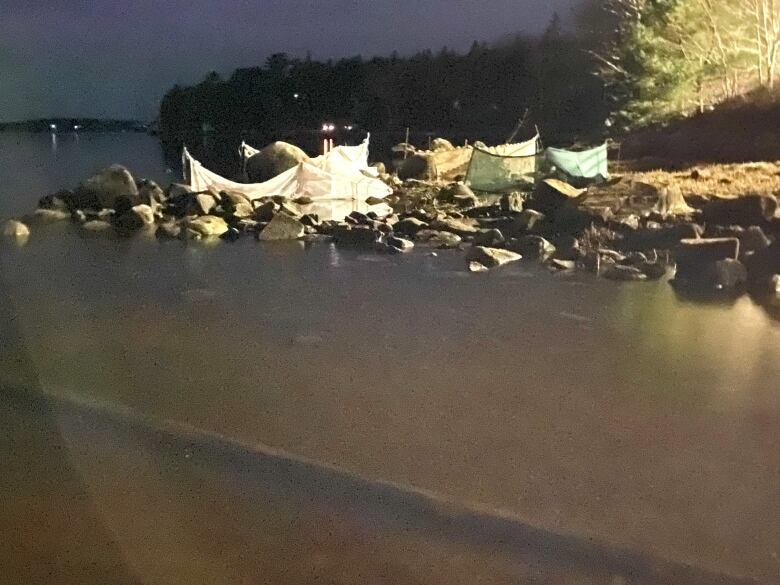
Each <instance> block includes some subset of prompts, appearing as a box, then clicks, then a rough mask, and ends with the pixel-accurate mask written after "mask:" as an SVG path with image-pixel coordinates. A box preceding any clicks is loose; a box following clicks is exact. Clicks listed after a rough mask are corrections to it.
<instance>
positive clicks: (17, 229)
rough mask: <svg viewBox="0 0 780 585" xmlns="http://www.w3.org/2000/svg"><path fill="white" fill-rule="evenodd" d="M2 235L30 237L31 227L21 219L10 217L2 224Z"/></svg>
mask: <svg viewBox="0 0 780 585" xmlns="http://www.w3.org/2000/svg"><path fill="white" fill-rule="evenodd" d="M0 235H2V236H3V237H5V238H19V239H24V238H28V237H30V228H28V227H27V226H26V225H25V224H23V223H22V222H21V221H18V220H15V219H9V220H6V221H4V222H3V223H2V225H0Z"/></svg>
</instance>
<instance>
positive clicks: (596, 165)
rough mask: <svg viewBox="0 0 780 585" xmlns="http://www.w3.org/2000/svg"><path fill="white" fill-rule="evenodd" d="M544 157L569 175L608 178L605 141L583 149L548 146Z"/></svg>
mask: <svg viewBox="0 0 780 585" xmlns="http://www.w3.org/2000/svg"><path fill="white" fill-rule="evenodd" d="M545 158H546V159H547V162H548V163H550V164H551V165H553V166H554V167H555V168H557V169H558V170H560V171H562V172H563V173H565V174H566V175H568V176H569V177H575V178H581V179H604V180H606V179H608V178H609V171H608V169H607V162H608V161H607V144H606V143H604V144H602V145H601V146H597V147H596V148H591V149H589V150H583V151H574V150H564V149H562V148H548V149H547V150H546V152H545Z"/></svg>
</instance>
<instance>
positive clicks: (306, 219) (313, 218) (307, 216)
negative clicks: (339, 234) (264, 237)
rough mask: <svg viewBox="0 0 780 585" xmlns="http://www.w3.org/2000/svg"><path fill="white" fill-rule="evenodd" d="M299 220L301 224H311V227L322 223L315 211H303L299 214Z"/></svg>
mask: <svg viewBox="0 0 780 585" xmlns="http://www.w3.org/2000/svg"><path fill="white" fill-rule="evenodd" d="M268 221H271V220H270V219H269V220H268ZM300 222H301V223H302V224H303V225H308V226H311V227H314V228H316V227H319V226H320V225H321V224H322V222H321V221H320V218H319V216H318V215H317V214H316V213H304V214H303V215H302V216H301V219H300Z"/></svg>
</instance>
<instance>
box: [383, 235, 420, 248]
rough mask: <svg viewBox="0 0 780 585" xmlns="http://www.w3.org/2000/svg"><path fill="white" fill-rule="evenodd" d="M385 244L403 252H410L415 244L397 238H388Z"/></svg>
mask: <svg viewBox="0 0 780 585" xmlns="http://www.w3.org/2000/svg"><path fill="white" fill-rule="evenodd" d="M385 242H386V243H387V245H388V246H391V247H393V248H396V249H397V250H399V251H401V252H408V251H409V250H411V249H412V248H414V243H413V242H410V241H409V240H405V239H403V238H398V237H395V236H388V237H387V239H386V240H385Z"/></svg>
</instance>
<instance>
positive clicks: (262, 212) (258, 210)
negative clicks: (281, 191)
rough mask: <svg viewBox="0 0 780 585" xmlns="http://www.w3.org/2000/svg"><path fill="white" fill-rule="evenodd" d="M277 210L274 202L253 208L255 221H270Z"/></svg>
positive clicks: (277, 206)
mask: <svg viewBox="0 0 780 585" xmlns="http://www.w3.org/2000/svg"><path fill="white" fill-rule="evenodd" d="M278 210H279V205H277V204H276V203H275V202H274V201H266V202H265V203H262V204H260V205H258V206H257V207H255V219H256V220H257V221H271V220H272V219H273V218H274V216H275V215H276V213H277V211H278Z"/></svg>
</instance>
